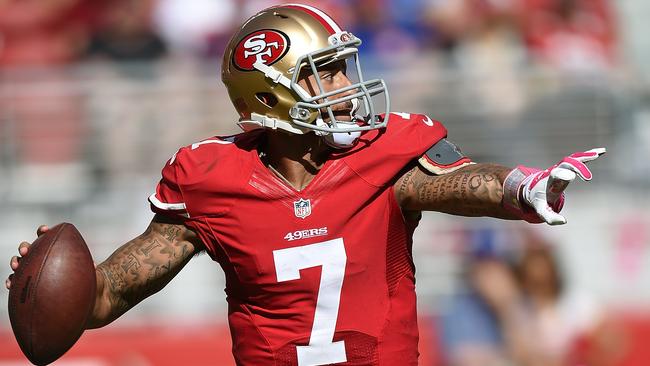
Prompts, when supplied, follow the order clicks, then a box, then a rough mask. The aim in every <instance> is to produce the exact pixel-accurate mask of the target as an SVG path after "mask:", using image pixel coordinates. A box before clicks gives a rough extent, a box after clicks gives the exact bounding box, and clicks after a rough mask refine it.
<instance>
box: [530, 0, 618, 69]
mask: <svg viewBox="0 0 650 366" xmlns="http://www.w3.org/2000/svg"><path fill="white" fill-rule="evenodd" d="M519 1H521V3H522V7H521V11H522V14H521V19H522V22H523V24H522V32H523V35H524V37H525V40H526V44H527V46H528V48H529V50H530V52H531V54H532V56H533V57H534V59H535V60H536V61H537V62H540V63H542V64H544V65H548V66H551V67H553V68H556V69H559V70H563V71H571V72H581V73H584V72H599V71H606V70H609V69H610V68H611V67H612V66H613V65H614V64H615V61H616V47H617V44H616V30H615V29H616V24H615V21H614V13H613V12H612V8H611V4H610V3H609V1H608V0H519Z"/></svg>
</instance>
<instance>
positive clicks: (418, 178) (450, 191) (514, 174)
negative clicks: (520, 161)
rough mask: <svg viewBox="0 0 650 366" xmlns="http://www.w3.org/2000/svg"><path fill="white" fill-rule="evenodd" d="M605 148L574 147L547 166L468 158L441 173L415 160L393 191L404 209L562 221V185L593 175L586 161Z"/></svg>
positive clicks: (586, 179)
mask: <svg viewBox="0 0 650 366" xmlns="http://www.w3.org/2000/svg"><path fill="white" fill-rule="evenodd" d="M604 153H605V149H602V148H601V149H592V150H589V151H585V152H579V153H574V154H571V155H569V156H567V157H565V158H564V159H562V160H561V161H560V162H558V163H557V164H555V165H553V166H551V167H549V168H548V169H545V170H539V169H533V168H528V167H524V166H518V167H517V168H515V169H511V168H507V167H504V166H501V165H497V164H469V165H465V166H463V167H460V168H458V169H456V170H453V171H451V172H448V173H446V174H439V175H437V174H434V173H432V172H431V170H430V169H427V167H425V166H423V165H422V164H415V165H414V166H413V167H411V168H410V169H408V170H407V171H406V172H405V173H404V174H402V175H401V176H400V177H399V179H398V180H397V182H396V183H395V185H394V189H395V195H396V198H397V200H398V203H399V204H400V206H401V207H402V209H403V210H406V211H439V212H445V213H449V214H453V215H462V216H491V217H497V218H503V219H523V220H526V221H529V222H534V223H539V222H546V223H548V224H551V225H558V224H564V223H566V219H565V218H564V217H563V216H561V215H560V214H559V211H560V210H561V208H562V206H563V204H564V192H563V191H564V189H565V188H566V186H567V185H568V184H569V183H570V182H571V181H573V180H574V179H575V177H576V176H580V177H581V178H582V179H583V180H585V181H588V180H591V178H592V174H591V171H590V170H589V169H588V168H587V166H586V165H585V163H586V162H588V161H591V160H594V159H596V158H598V157H599V156H600V155H602V154H604Z"/></svg>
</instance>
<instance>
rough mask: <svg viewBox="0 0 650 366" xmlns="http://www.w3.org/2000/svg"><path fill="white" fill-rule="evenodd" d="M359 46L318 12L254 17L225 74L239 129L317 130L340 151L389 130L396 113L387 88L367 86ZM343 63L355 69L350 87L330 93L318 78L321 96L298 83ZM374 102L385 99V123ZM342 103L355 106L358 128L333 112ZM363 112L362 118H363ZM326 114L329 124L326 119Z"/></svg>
mask: <svg viewBox="0 0 650 366" xmlns="http://www.w3.org/2000/svg"><path fill="white" fill-rule="evenodd" d="M360 44H361V40H360V39H358V38H357V37H355V36H354V35H352V34H351V33H349V32H346V31H343V30H341V28H340V27H339V26H338V24H336V22H334V20H332V19H331V18H330V17H329V16H328V15H327V14H325V13H324V12H322V11H320V10H318V9H316V8H314V7H311V6H307V5H299V4H287V5H281V6H276V7H271V8H268V9H265V10H262V11H261V12H259V13H257V14H255V15H254V16H252V17H251V18H250V19H248V20H247V21H246V22H245V23H244V24H243V25H242V27H241V28H240V29H239V30H238V31H237V32H236V34H235V35H234V36H233V37H232V39H231V40H230V43H229V44H228V46H227V48H226V51H225V53H224V59H223V64H222V72H221V78H222V80H223V82H224V84H225V85H226V88H227V89H228V94H229V95H230V99H231V100H232V102H233V104H234V106H235V109H236V110H237V112H238V113H239V116H240V119H239V123H238V124H239V126H240V127H241V128H242V129H243V130H245V131H249V130H253V129H258V128H271V129H282V130H285V131H288V132H291V133H296V134H304V133H308V132H311V131H315V132H316V133H317V134H319V135H323V136H327V137H328V138H326V141H328V142H330V144H332V145H333V146H336V147H342V146H349V145H351V144H352V143H353V141H354V140H356V138H357V137H358V136H359V134H360V133H361V131H364V130H370V129H377V128H382V127H385V126H386V123H387V122H388V121H387V120H388V112H389V109H390V99H389V96H388V91H387V88H386V83H385V82H384V80H382V79H373V80H367V81H365V80H363V74H362V73H361V66H360V63H359V58H358V49H357V48H358V46H359V45H360ZM339 60H347V61H349V63H350V66H351V67H355V70H356V72H355V74H356V78H357V79H358V80H355V81H351V85H349V86H346V87H344V88H340V89H337V90H332V91H327V92H325V91H324V90H323V86H322V84H321V82H320V80H319V78H318V77H317V78H316V81H317V84H318V87H319V89H320V90H319V91H318V92H317V93H316V94H318V95H311V94H310V93H308V92H307V91H306V90H305V89H304V88H302V87H301V86H300V85H298V76H299V75H300V73H301V71H302V70H304V68H309V69H308V70H307V71H310V72H311V73H313V75H318V68H319V67H322V66H323V65H326V64H328V63H331V62H336V61H339ZM352 61H353V62H352ZM382 97H383V98H382ZM375 98H382V99H383V100H381V102H383V106H384V108H385V111H383V113H384V114H385V116H386V117H385V118H384V119H380V118H378V116H377V113H376V112H375V104H374V103H373V99H375ZM343 102H347V103H350V104H352V106H353V108H352V109H353V112H352V114H353V116H352V117H353V120H352V122H350V121H341V120H337V119H336V118H335V115H334V113H333V111H332V108H331V107H332V106H334V105H336V104H339V103H343ZM361 110H362V111H363V113H362V114H359V113H357V112H358V111H361ZM322 113H327V116H328V117H329V118H325V119H324V118H322ZM355 114H356V115H355Z"/></svg>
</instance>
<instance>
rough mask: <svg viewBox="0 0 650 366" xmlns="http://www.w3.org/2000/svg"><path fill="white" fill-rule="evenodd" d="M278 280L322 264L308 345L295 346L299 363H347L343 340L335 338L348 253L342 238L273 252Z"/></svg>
mask: <svg viewBox="0 0 650 366" xmlns="http://www.w3.org/2000/svg"><path fill="white" fill-rule="evenodd" d="M273 259H274V261H275V271H276V275H277V277H278V282H284V281H292V280H298V279H300V270H301V269H306V268H311V267H316V266H322V270H321V281H320V285H319V287H318V298H317V299H316V312H315V314H314V324H313V325H312V329H311V336H310V338H309V345H307V346H297V347H296V351H297V354H298V365H299V366H317V365H327V364H332V363H340V362H346V361H347V356H346V354H345V342H344V341H338V342H333V340H334V328H335V327H336V320H337V318H338V313H339V303H340V300H341V287H343V277H344V275H345V264H346V262H347V255H346V254H345V246H344V245H343V239H342V238H338V239H333V240H328V241H324V242H320V243H314V244H309V245H304V246H300V247H293V248H286V249H280V250H274V251H273Z"/></svg>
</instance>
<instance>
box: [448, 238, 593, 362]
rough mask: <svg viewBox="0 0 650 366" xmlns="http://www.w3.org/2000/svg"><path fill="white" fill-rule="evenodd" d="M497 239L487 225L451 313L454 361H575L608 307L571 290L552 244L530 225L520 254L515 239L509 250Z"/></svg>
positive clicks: (450, 345)
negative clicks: (578, 349) (578, 344)
mask: <svg viewBox="0 0 650 366" xmlns="http://www.w3.org/2000/svg"><path fill="white" fill-rule="evenodd" d="M495 238H496V236H495V233H494V232H492V231H491V230H484V231H480V232H479V236H478V245H477V244H476V243H475V244H474V246H473V249H472V250H471V258H470V259H469V261H468V263H467V272H466V275H467V277H466V281H467V283H466V284H467V286H468V292H466V293H463V294H460V295H458V296H457V297H455V298H453V299H452V300H451V302H450V304H449V307H448V311H446V312H445V314H444V317H443V324H444V327H443V342H444V343H445V349H446V350H447V352H448V354H447V357H448V361H449V364H450V365H460V366H465V365H467V366H472V365H477V366H478V365H481V366H485V365H501V364H504V363H505V364H508V363H513V364H516V365H521V366H528V365H539V366H553V365H566V364H568V360H569V357H570V356H571V355H572V352H573V350H572V347H573V346H574V345H575V344H576V342H577V341H578V340H579V339H584V338H585V337H586V338H588V337H590V336H591V335H592V334H593V332H594V331H595V329H597V327H598V326H599V325H600V324H601V321H602V317H601V315H602V314H600V313H599V310H598V308H597V307H596V306H595V303H593V302H591V301H589V299H588V297H584V296H582V295H578V294H576V293H575V292H568V291H566V288H565V284H564V279H563V277H562V274H561V272H560V269H559V266H558V263H557V261H556V259H555V257H554V254H553V252H552V251H551V248H550V247H549V245H548V244H547V243H544V242H543V241H541V240H540V239H539V238H538V237H536V236H535V235H533V234H532V233H531V232H523V240H524V245H523V248H522V252H521V253H519V255H515V254H516V252H514V251H513V250H512V248H514V245H513V246H512V247H511V250H505V249H504V248H503V247H498V246H497V245H496V243H495ZM475 242H476V240H475ZM520 248H521V247H520Z"/></svg>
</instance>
